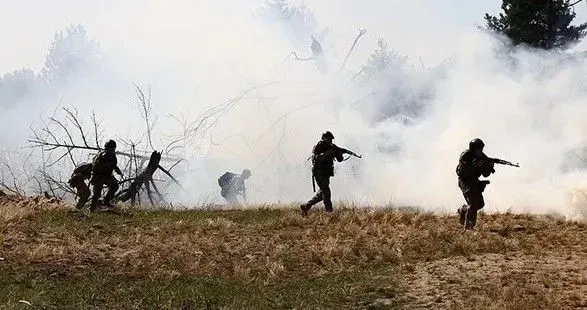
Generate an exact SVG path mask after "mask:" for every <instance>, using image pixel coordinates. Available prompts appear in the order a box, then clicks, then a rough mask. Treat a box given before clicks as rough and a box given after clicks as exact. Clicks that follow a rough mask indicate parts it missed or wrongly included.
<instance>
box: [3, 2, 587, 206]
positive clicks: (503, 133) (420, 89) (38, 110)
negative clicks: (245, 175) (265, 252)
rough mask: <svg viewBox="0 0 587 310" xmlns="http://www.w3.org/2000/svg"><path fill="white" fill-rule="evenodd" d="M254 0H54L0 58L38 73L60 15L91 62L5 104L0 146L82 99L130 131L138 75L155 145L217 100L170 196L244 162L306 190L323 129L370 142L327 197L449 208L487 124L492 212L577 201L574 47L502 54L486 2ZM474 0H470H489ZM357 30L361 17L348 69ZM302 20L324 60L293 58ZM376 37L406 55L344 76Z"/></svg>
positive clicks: (267, 187) (268, 181)
mask: <svg viewBox="0 0 587 310" xmlns="http://www.w3.org/2000/svg"><path fill="white" fill-rule="evenodd" d="M25 2H26V1H25ZM29 2H30V1H29ZM23 3H24V2H23ZM29 4H31V3H29ZM24 5H25V4H23V8H22V11H23V12H24ZM43 5H45V4H43ZM263 5H264V4H263V1H242V2H236V3H235V2H230V3H228V2H226V3H225V2H222V1H215V2H206V3H204V2H200V3H195V2H193V1H174V2H173V3H171V2H170V3H169V4H164V3H163V2H160V1H125V2H124V3H120V2H115V1H103V2H101V4H99V5H98V4H92V5H89V4H87V3H86V4H84V5H83V6H82V5H81V4H78V2H73V1H65V0H63V1H57V2H56V3H54V4H53V7H51V8H47V10H55V7H59V8H60V10H62V14H61V15H60V16H62V17H63V18H62V19H57V18H54V17H44V18H40V20H42V21H44V22H45V23H44V24H43V25H45V26H46V25H54V27H56V28H55V29H51V31H49V30H48V29H47V27H43V30H42V31H40V30H39V31H38V32H34V31H33V30H31V29H30V28H32V29H37V28H39V27H37V26H35V24H32V23H31V24H28V25H27V28H24V29H23V30H22V33H23V35H24V34H26V33H33V32H34V33H35V34H42V35H37V37H38V40H37V41H35V43H34V46H32V47H30V48H29V49H27V53H31V51H35V53H36V55H38V56H37V59H39V62H38V63H27V62H26V61H23V60H22V58H19V55H17V54H15V53H14V52H13V51H11V52H2V53H3V54H2V55H0V56H2V57H0V58H1V59H0V68H2V69H4V70H5V71H6V72H8V71H9V70H13V69H18V68H20V67H22V66H24V65H28V66H30V67H31V68H32V69H33V70H35V71H37V72H38V71H39V70H40V68H41V65H40V64H41V63H42V58H43V55H44V53H45V51H46V46H47V45H48V42H49V41H50V40H51V39H52V32H53V31H55V30H58V29H61V28H62V27H64V26H66V25H67V24H68V23H70V22H79V23H82V24H84V25H85V26H86V28H87V30H88V36H89V37H91V38H93V39H96V40H97V41H98V42H99V43H100V50H101V58H100V59H101V61H102V62H101V64H102V65H101V66H99V67H98V68H95V67H92V68H90V69H88V68H86V69H84V70H83V71H82V72H80V73H78V74H77V75H76V78H75V79H74V80H73V81H71V80H70V81H67V82H62V83H60V84H59V85H55V86H53V87H52V88H51V90H46V89H44V90H43V92H42V93H41V94H39V95H37V96H34V98H32V99H31V98H28V99H27V100H25V101H20V102H18V103H17V104H16V105H14V106H12V107H2V108H1V109H2V120H1V123H2V125H0V126H2V132H3V134H2V136H1V138H2V140H1V142H2V144H3V147H4V149H7V150H10V151H11V152H10V154H11V158H13V157H14V155H13V154H14V151H18V150H19V148H20V147H21V146H23V145H25V144H26V139H27V137H28V136H29V135H30V130H29V128H28V126H29V124H30V123H31V122H32V121H38V120H39V119H40V118H41V117H42V116H47V115H50V113H52V112H53V111H54V109H55V107H57V106H74V107H77V108H78V109H79V111H80V114H82V115H88V113H89V112H90V111H92V110H94V111H96V112H97V113H98V114H99V117H100V118H101V119H103V120H104V125H105V126H106V127H105V128H104V130H105V132H104V134H105V137H114V138H118V139H123V138H128V137H133V138H139V137H140V136H141V133H142V132H143V129H142V128H143V123H142V122H141V119H140V117H139V116H138V110H137V102H136V99H135V94H134V92H133V88H132V83H137V84H139V85H140V86H142V87H146V85H151V86H152V92H153V93H152V94H153V97H152V101H153V113H154V114H155V115H157V116H158V118H157V122H156V128H157V130H156V133H155V135H156V136H155V144H156V148H160V147H162V146H163V145H164V144H165V143H164V141H165V140H166V139H168V136H169V135H171V134H174V133H177V132H180V131H181V125H180V124H178V123H177V122H176V121H175V120H174V118H173V117H170V115H173V116H174V117H175V118H177V117H179V118H185V119H186V120H189V121H197V120H198V119H199V117H200V116H201V115H202V114H203V113H205V111H206V110H207V109H208V108H209V107H212V106H219V105H223V104H225V105H226V106H225V108H224V109H222V111H223V113H221V114H219V115H216V116H218V118H217V122H216V123H215V125H214V126H213V127H211V128H210V130H209V131H207V132H205V133H204V134H203V135H197V136H194V137H193V138H192V140H191V141H189V143H188V147H189V148H188V149H186V152H185V153H183V154H181V155H184V156H186V157H188V159H189V164H182V165H180V166H179V167H178V168H180V169H179V170H176V173H180V172H182V173H180V179H181V181H182V183H183V185H184V187H185V188H186V189H185V190H177V192H175V193H174V196H173V197H171V199H172V200H173V201H174V202H176V203H184V204H197V203H204V202H214V201H217V202H220V201H221V200H220V197H219V194H218V186H217V184H216V179H217V178H218V176H220V174H222V173H223V172H224V171H227V170H228V171H233V172H239V171H240V170H241V169H243V168H249V169H251V170H252V172H253V176H252V177H251V179H250V180H249V181H248V188H249V201H250V202H254V203H273V202H277V201H281V202H299V201H305V200H307V199H308V198H310V196H311V195H312V191H311V188H312V186H311V179H310V172H309V162H308V161H306V159H307V157H308V156H309V155H310V151H311V148H312V146H313V144H315V143H316V142H317V140H318V138H319V136H320V133H321V132H322V131H324V130H331V131H333V132H334V135H335V136H336V141H335V142H336V143H337V144H338V145H340V146H343V147H347V148H349V149H352V150H354V151H356V152H357V153H362V154H363V155H364V158H363V159H362V160H359V159H355V158H351V159H349V160H348V161H345V162H343V163H341V164H337V168H336V169H337V172H336V176H335V177H334V179H333V181H332V187H333V194H334V199H335V200H346V201H353V202H356V203H362V204H363V203H364V204H374V205H385V204H388V203H394V204H410V205H416V206H419V207H422V208H425V209H428V210H434V211H439V212H444V211H447V212H453V211H454V210H453V209H455V208H456V207H457V206H458V205H459V204H461V203H462V200H463V198H462V197H461V194H460V191H459V189H458V188H457V186H456V185H457V181H456V175H455V171H454V169H455V167H456V164H457V160H458V156H459V154H460V152H462V151H463V150H464V149H465V148H466V147H467V143H468V141H469V140H470V139H471V138H473V137H481V138H483V139H484V141H485V142H486V145H487V146H486V153H487V154H488V155H490V156H494V157H500V158H504V159H507V160H510V161H514V162H520V165H521V168H513V167H502V166H497V169H496V170H497V173H496V174H494V175H493V176H492V177H491V180H492V183H491V184H490V185H489V186H488V188H487V190H486V203H487V207H486V208H487V210H488V211H496V210H501V211H503V210H506V209H510V208H511V209H514V210H516V211H527V212H556V213H561V214H564V215H568V216H576V215H580V214H581V210H583V211H582V212H585V211H584V210H585V209H584V206H582V202H581V200H577V199H575V202H574V203H575V204H572V203H571V201H570V200H569V194H571V193H579V194H580V193H581V192H580V191H579V192H576V191H574V189H575V188H579V189H581V188H582V186H583V185H584V184H583V183H582V182H583V180H584V179H585V174H584V173H583V172H581V171H575V172H568V171H567V172H564V171H563V170H561V169H560V167H561V165H562V164H563V163H565V160H566V159H567V157H568V153H569V152H570V151H574V150H576V149H578V148H582V147H583V146H584V145H585V143H586V142H587V141H585V138H587V136H586V135H585V130H584V125H583V124H584V122H583V121H582V119H581V117H582V114H583V113H582V112H584V109H585V108H584V106H583V104H582V101H583V100H584V98H585V97H586V95H587V90H586V89H585V88H584V87H582V85H584V83H583V80H584V79H585V77H584V74H583V73H584V72H585V69H586V68H585V67H586V65H587V62H586V61H585V58H584V57H583V56H580V55H579V54H575V55H574V56H571V55H569V54H565V55H563V54H555V53H547V52H537V51H531V50H525V49H523V48H518V49H516V50H515V51H513V52H512V53H509V54H508V53H506V50H508V47H507V44H505V43H503V42H502V41H501V40H500V39H498V38H495V37H492V36H491V35H489V34H487V33H484V32H483V31H480V30H478V29H477V28H476V27H475V26H474V24H473V21H478V24H482V14H479V15H477V16H472V17H470V19H468V20H466V19H463V18H462V17H458V18H457V17H455V16H454V14H455V13H454V12H452V11H447V10H446V8H445V6H444V5H441V4H440V3H437V2H434V1H425V2H421V3H407V2H406V1H392V3H390V2H389V1H370V2H366V3H361V4H360V5H359V4H354V2H352V1H342V2H341V1H338V2H333V1H321V2H319V3H313V4H309V5H308V7H307V8H308V11H307V12H311V13H312V14H313V15H314V16H313V18H314V19H313V20H311V19H308V18H306V19H303V18H302V19H299V18H298V19H296V18H292V19H289V20H284V19H283V18H281V19H280V18H273V19H272V18H267V15H266V14H265V15H263V14H262V13H260V12H259V9H260V8H261V7H262V6H263ZM483 5H484V8H483V10H480V12H484V11H490V12H494V11H496V9H497V8H498V7H499V3H489V2H487V3H484V4H483ZM333 8H336V9H333ZM462 9H463V11H467V12H468V11H469V10H470V11H472V12H474V10H473V9H472V6H469V5H467V6H466V7H462ZM35 14H36V13H35ZM475 14H477V13H475ZM306 17H308V16H306ZM459 18H461V19H459ZM464 24H465V25H466V26H463V25H464ZM28 27H30V28H28ZM359 28H366V29H367V33H366V34H365V36H363V37H361V39H360V40H359V41H358V43H357V45H356V47H355V49H354V51H353V53H352V54H351V56H350V57H349V59H348V61H347V63H346V64H345V67H344V68H343V69H342V70H341V69H340V68H341V66H342V63H343V61H344V59H345V57H346V55H347V52H348V50H349V48H350V46H351V44H352V43H353V40H354V39H355V36H356V35H357V34H358V29H359ZM310 35H314V36H315V37H316V38H317V39H318V40H319V41H320V43H321V44H322V48H323V50H324V55H325V60H326V62H327V65H328V69H329V70H328V72H327V73H324V72H320V71H319V70H318V68H317V67H316V65H315V62H314V61H297V60H293V59H292V57H291V56H290V57H289V58H288V55H290V53H291V52H292V51H294V50H295V52H296V54H297V55H298V56H299V57H300V58H305V57H309V56H311V55H312V51H311V50H310V43H311V40H310ZM378 38H383V39H385V40H386V41H387V43H388V45H389V47H390V48H393V49H396V50H397V51H398V53H399V54H400V55H406V56H407V57H408V58H407V61H406V64H405V65H401V64H397V66H395V67H393V66H392V67H391V68H392V69H387V70H386V71H385V72H383V73H381V74H373V75H371V78H370V79H367V78H366V77H365V74H363V75H359V77H357V78H353V77H354V76H355V74H356V73H357V72H359V71H360V70H361V69H362V68H363V66H364V65H365V64H366V62H367V60H368V57H369V54H370V53H371V52H372V51H373V49H375V48H377V39H378ZM39 41H40V42H39ZM304 41H305V42H307V45H306V46H305V47H303V44H301V43H300V42H304ZM27 42H31V41H27ZM40 47H42V48H41V49H40ZM20 48H21V49H24V47H23V46H21V47H20ZM508 55H509V56H508ZM31 58H32V56H31ZM11 59H18V60H15V61H12V60H11ZM396 60H397V59H396ZM21 62H22V63H23V65H20V63H21ZM12 63H17V64H18V66H17V67H15V66H14V65H12ZM339 71H340V72H339ZM45 93H47V94H45ZM235 98H237V99H235ZM233 99H234V100H233ZM410 113H411V114H410ZM402 115H403V116H402ZM216 116H215V117H214V119H216ZM15 120H18V123H17V124H15ZM406 120H407V121H406ZM25 153H26V152H25V151H23V154H25ZM5 154H8V153H6V152H5ZM3 157H6V156H4V155H3ZM63 173H64V174H67V173H68V172H63ZM574 197H575V198H576V197H581V196H580V195H579V196H576V195H575V196H574ZM583 214H584V213H583Z"/></svg>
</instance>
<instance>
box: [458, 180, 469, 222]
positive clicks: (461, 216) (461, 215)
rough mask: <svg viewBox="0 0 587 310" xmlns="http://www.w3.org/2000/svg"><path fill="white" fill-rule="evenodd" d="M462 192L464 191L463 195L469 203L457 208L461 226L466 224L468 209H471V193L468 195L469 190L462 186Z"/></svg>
mask: <svg viewBox="0 0 587 310" xmlns="http://www.w3.org/2000/svg"><path fill="white" fill-rule="evenodd" d="M461 192H462V193H463V197H465V202H466V203H467V204H464V205H462V206H461V207H460V208H458V209H457V213H458V214H459V223H460V224H461V226H463V225H465V218H466V215H467V210H469V195H467V192H468V191H467V190H466V189H463V188H461Z"/></svg>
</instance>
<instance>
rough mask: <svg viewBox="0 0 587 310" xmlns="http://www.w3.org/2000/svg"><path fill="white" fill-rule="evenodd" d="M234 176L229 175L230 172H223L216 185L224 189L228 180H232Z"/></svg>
mask: <svg viewBox="0 0 587 310" xmlns="http://www.w3.org/2000/svg"><path fill="white" fill-rule="evenodd" d="M235 176H236V174H234V173H231V172H225V173H224V174H223V175H221V176H220V177H219V178H218V185H220V187H225V186H226V185H228V184H229V182H230V180H232V178H234V177H235Z"/></svg>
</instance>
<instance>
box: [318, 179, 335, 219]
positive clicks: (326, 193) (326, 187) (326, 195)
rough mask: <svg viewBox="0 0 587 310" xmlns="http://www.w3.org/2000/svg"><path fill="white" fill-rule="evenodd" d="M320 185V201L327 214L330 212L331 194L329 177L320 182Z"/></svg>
mask: <svg viewBox="0 0 587 310" xmlns="http://www.w3.org/2000/svg"><path fill="white" fill-rule="evenodd" d="M321 183H322V184H319V185H318V186H320V190H321V191H322V201H323V202H324V208H325V209H326V211H327V212H332V211H333V209H332V200H331V196H332V193H331V192H330V177H325V178H324V179H323V180H321Z"/></svg>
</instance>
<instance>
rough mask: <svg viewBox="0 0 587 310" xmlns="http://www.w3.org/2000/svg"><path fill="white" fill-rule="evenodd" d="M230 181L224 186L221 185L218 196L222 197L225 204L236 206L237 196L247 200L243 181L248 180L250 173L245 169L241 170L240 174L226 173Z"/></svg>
mask: <svg viewBox="0 0 587 310" xmlns="http://www.w3.org/2000/svg"><path fill="white" fill-rule="evenodd" d="M228 174H229V175H230V179H229V180H228V182H226V184H222V185H221V190H220V195H221V196H222V197H224V199H225V200H226V203H227V204H229V205H238V204H239V202H238V199H237V197H236V196H237V195H239V194H240V195H241V196H242V197H243V198H244V199H245V200H246V199H247V192H246V188H245V180H246V179H248V178H249V176H250V175H251V172H250V171H249V170H247V169H245V170H243V173H242V174H234V173H230V172H228Z"/></svg>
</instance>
